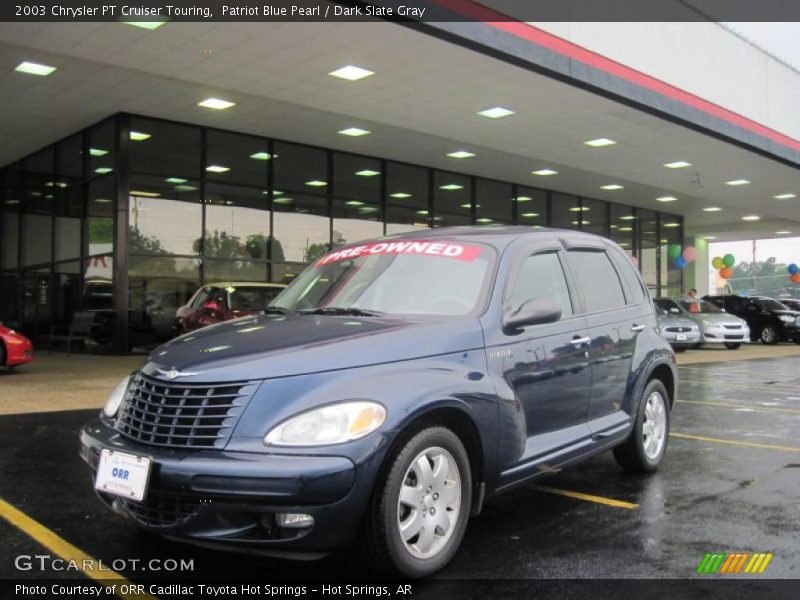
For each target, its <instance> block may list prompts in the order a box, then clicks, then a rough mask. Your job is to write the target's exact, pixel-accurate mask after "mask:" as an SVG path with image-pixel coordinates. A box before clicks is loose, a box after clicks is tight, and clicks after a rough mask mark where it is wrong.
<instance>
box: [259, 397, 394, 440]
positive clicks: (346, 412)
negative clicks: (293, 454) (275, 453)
mask: <svg viewBox="0 0 800 600" xmlns="http://www.w3.org/2000/svg"><path fill="white" fill-rule="evenodd" d="M385 420H386V409H385V408H384V407H383V406H381V405H380V404H378V403H377V402H369V401H366V400H358V401H350V402H339V403H337V404H328V405H327V406H321V407H319V408H315V409H313V410H309V411H307V412H304V413H301V414H299V415H297V416H294V417H292V418H290V419H287V420H286V421H284V422H283V423H281V424H280V425H278V426H277V427H275V428H274V429H273V430H272V431H270V432H269V433H268V434H267V435H266V437H265V438H264V443H265V444H269V445H273V446H324V445H328V444H341V443H343V442H349V441H352V440H357V439H359V438H362V437H364V436H365V435H368V434H370V433H372V432H373V431H375V430H376V429H377V428H378V427H380V426H381V425H383V422H384V421H385Z"/></svg>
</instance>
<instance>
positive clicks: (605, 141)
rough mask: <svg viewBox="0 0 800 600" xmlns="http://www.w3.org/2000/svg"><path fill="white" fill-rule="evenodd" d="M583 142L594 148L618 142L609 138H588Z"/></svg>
mask: <svg viewBox="0 0 800 600" xmlns="http://www.w3.org/2000/svg"><path fill="white" fill-rule="evenodd" d="M583 143H584V144H586V145H587V146H591V147H592V148H602V147H603V146H613V145H614V144H616V143H617V142H615V141H614V140H610V139H608V138H597V139H596V140H588V141H586V142H583Z"/></svg>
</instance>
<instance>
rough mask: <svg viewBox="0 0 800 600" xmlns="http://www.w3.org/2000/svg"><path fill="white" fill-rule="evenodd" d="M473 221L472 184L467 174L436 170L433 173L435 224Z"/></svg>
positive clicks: (445, 225) (443, 224) (442, 225)
mask: <svg viewBox="0 0 800 600" xmlns="http://www.w3.org/2000/svg"><path fill="white" fill-rule="evenodd" d="M470 223H472V186H471V184H470V178H469V177H467V176H466V175H459V174H457V173H448V172H445V171H435V172H434V175H433V226H434V227H450V226H453V225H469V224H470Z"/></svg>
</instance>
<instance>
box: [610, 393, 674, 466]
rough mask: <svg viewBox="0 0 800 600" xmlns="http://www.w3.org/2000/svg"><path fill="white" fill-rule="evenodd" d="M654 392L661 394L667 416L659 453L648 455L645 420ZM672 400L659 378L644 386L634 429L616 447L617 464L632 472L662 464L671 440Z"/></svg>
mask: <svg viewBox="0 0 800 600" xmlns="http://www.w3.org/2000/svg"><path fill="white" fill-rule="evenodd" d="M653 394H660V395H661V399H662V401H663V408H664V415H665V418H666V423H665V431H664V437H663V443H662V445H661V448H660V450H659V451H658V454H657V455H654V456H652V457H651V456H648V454H647V452H646V451H645V448H644V422H645V412H646V408H647V403H648V400H649V399H650V397H651V396H652V395H653ZM669 424H670V401H669V395H668V394H667V389H666V388H665V387H664V384H663V383H661V381H660V380H658V379H653V380H651V381H650V382H649V383H648V384H647V385H646V386H645V388H644V392H642V396H641V398H640V400H639V408H638V409H637V411H636V421H635V423H634V425H633V431H632V432H631V434H630V436H629V437H628V439H627V440H625V441H624V442H623V443H622V444H620V445H619V446H617V447H616V448H614V458H615V459H616V461H617V464H618V465H619V466H620V467H622V468H623V469H625V470H626V471H629V472H631V473H652V472H653V471H655V470H656V469H658V466H659V465H660V464H661V461H662V460H663V458H664V454H666V451H667V444H668V442H669Z"/></svg>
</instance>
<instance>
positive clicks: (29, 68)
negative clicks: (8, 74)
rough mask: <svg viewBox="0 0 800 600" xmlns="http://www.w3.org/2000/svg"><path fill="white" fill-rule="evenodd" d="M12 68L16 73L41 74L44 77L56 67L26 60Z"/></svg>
mask: <svg viewBox="0 0 800 600" xmlns="http://www.w3.org/2000/svg"><path fill="white" fill-rule="evenodd" d="M14 70H15V71H17V72H18V73H28V74H29V75H41V76H42V77H46V76H47V75H50V73H52V72H53V71H55V70H56V68H55V67H51V66H49V65H40V64H39V63H35V62H28V61H27V60H26V61H24V62H21V63H19V64H18V65H17V66H16V67H14Z"/></svg>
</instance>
